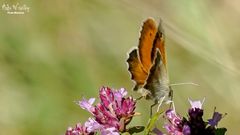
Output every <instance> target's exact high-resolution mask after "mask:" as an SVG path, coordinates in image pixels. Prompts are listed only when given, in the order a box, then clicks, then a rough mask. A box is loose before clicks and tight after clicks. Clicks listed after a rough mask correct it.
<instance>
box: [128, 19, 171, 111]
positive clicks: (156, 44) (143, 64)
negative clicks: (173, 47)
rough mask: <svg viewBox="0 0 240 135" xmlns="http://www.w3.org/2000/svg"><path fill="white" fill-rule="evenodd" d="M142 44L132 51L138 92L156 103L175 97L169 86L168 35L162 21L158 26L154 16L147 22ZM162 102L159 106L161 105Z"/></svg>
mask: <svg viewBox="0 0 240 135" xmlns="http://www.w3.org/2000/svg"><path fill="white" fill-rule="evenodd" d="M140 34H141V35H140V38H139V44H138V47H137V48H135V49H133V50H132V51H131V52H130V53H129V57H128V59H127V64H128V71H129V72H130V74H131V79H132V80H133V81H134V82H135V86H134V88H133V90H134V91H138V92H140V93H141V94H142V96H143V97H145V98H146V99H151V100H153V101H154V104H153V105H152V106H151V108H152V107H153V106H154V105H156V104H158V103H159V104H160V105H161V104H162V102H165V101H171V100H172V96H173V95H172V89H171V87H170V85H169V77H168V72H167V59H166V52H165V44H164V42H165V39H164V38H165V37H164V32H163V28H162V21H161V20H160V23H159V25H158V26H157V25H156V23H155V21H154V20H153V19H152V18H148V19H147V20H146V21H144V23H143V26H142V30H141V33H140ZM160 105H159V107H160Z"/></svg>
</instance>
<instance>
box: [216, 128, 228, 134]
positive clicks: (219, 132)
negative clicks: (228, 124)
mask: <svg viewBox="0 0 240 135" xmlns="http://www.w3.org/2000/svg"><path fill="white" fill-rule="evenodd" d="M226 132H227V129H226V128H217V129H216V131H215V135H225V133H226Z"/></svg>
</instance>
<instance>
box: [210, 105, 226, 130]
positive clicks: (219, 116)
mask: <svg viewBox="0 0 240 135" xmlns="http://www.w3.org/2000/svg"><path fill="white" fill-rule="evenodd" d="M222 118H223V114H221V113H219V112H216V111H215V109H214V112H213V116H212V119H208V124H209V125H211V126H212V127H215V126H217V125H218V122H219V121H220V120H221V119H222Z"/></svg>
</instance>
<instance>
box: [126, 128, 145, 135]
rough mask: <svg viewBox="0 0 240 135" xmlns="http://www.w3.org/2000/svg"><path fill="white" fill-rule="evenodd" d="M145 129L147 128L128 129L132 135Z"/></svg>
mask: <svg viewBox="0 0 240 135" xmlns="http://www.w3.org/2000/svg"><path fill="white" fill-rule="evenodd" d="M144 128H145V127H144V126H134V127H130V128H128V130H127V132H128V133H129V134H131V135H132V134H134V133H140V132H142V131H143V130H144Z"/></svg>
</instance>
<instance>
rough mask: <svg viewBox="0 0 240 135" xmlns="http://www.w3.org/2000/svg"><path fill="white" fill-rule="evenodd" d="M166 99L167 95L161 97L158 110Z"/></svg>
mask: <svg viewBox="0 0 240 135" xmlns="http://www.w3.org/2000/svg"><path fill="white" fill-rule="evenodd" d="M164 99H165V96H164V97H162V98H161V99H160V102H158V103H159V105H158V108H157V112H158V111H159V110H160V107H161V105H162V103H163V100H164Z"/></svg>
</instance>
